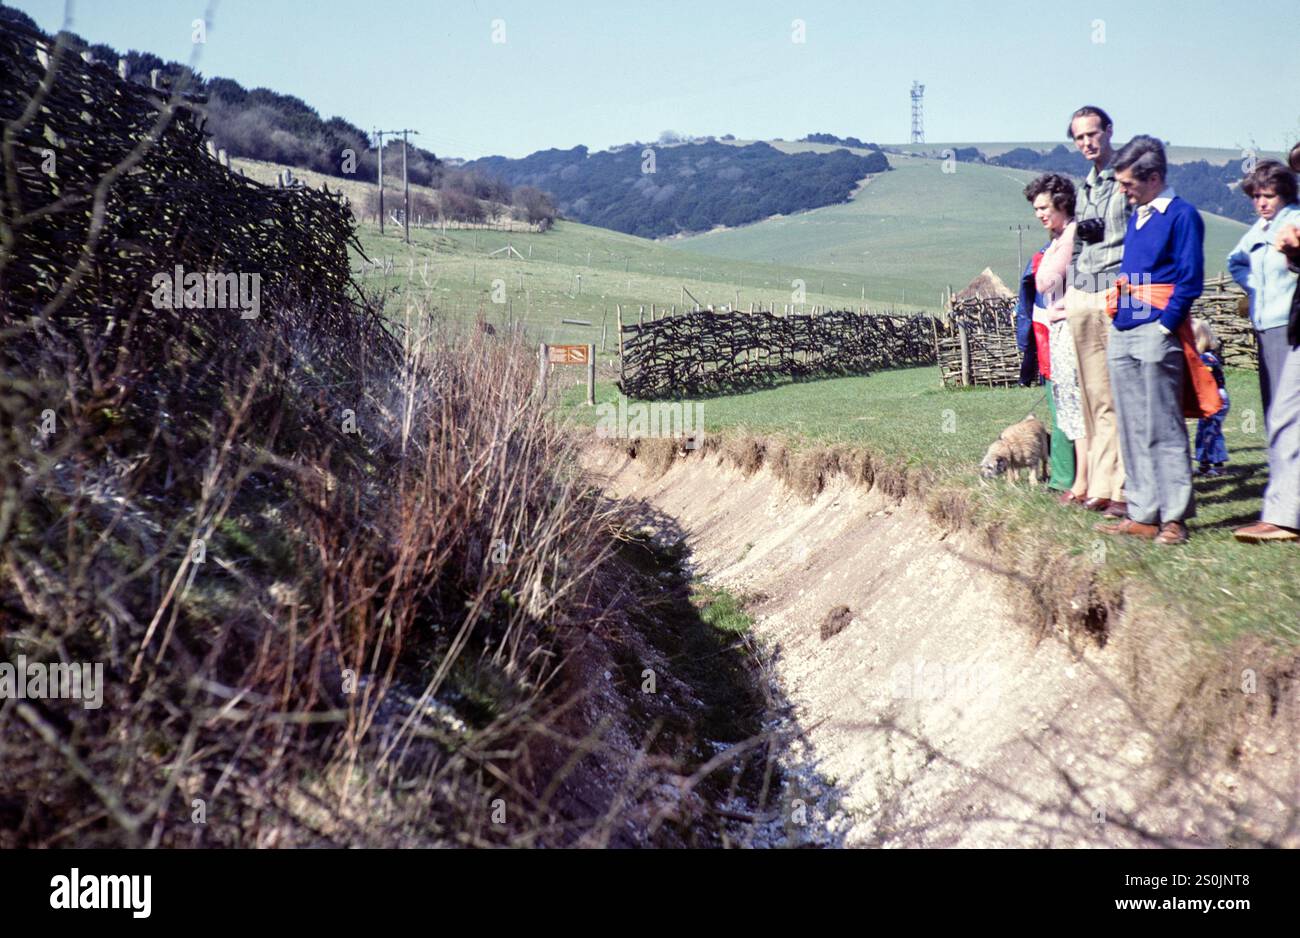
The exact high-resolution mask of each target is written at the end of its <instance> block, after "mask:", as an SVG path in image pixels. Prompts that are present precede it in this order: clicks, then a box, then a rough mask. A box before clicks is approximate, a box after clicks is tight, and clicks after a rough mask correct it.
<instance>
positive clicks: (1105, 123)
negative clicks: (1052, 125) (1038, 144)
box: [1065, 104, 1115, 140]
mask: <svg viewBox="0 0 1300 938" xmlns="http://www.w3.org/2000/svg"><path fill="white" fill-rule="evenodd" d="M1080 117H1099V118H1101V129H1102V130H1110V129H1111V128H1112V127H1114V126H1115V125H1114V124H1113V123H1112V122H1111V119H1110V115H1109V114H1107V113H1106V112H1105V111H1103V110H1102V109H1101V108H1099V107H1094V106H1093V105H1091V104H1085V105H1084V106H1083V107H1081V108H1079V110H1077V111H1075V112H1074V113H1073V114H1071V115H1070V123H1069V124H1068V125H1067V126H1066V128H1065V139H1066V140H1073V139H1074V122H1075V121H1076V120H1077V119H1078V118H1080Z"/></svg>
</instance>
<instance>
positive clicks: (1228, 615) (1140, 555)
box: [564, 367, 1300, 645]
mask: <svg viewBox="0 0 1300 938" xmlns="http://www.w3.org/2000/svg"><path fill="white" fill-rule="evenodd" d="M1227 379H1228V388H1229V393H1230V395H1231V398H1232V410H1231V411H1230V413H1229V416H1228V419H1227V421H1226V423H1225V428H1224V429H1225V434H1224V435H1225V437H1226V439H1227V442H1228V451H1229V455H1230V461H1229V464H1228V465H1229V469H1230V472H1231V475H1229V476H1226V477H1221V478H1217V479H1204V480H1197V482H1196V490H1197V504H1198V511H1199V515H1198V517H1197V518H1196V519H1195V520H1193V521H1192V522H1191V523H1190V528H1191V532H1192V539H1191V541H1190V542H1189V543H1188V544H1187V545H1184V546H1183V547H1180V548H1161V547H1158V546H1156V545H1154V544H1148V543H1145V542H1133V541H1131V540H1129V539H1120V540H1111V539H1109V538H1105V537H1103V536H1102V535H1099V534H1097V533H1095V532H1094V531H1093V530H1092V525H1093V524H1094V523H1096V522H1097V521H1098V520H1100V519H1099V517H1098V516H1097V515H1095V514H1093V513H1091V512H1085V511H1081V510H1080V509H1077V508H1065V507H1062V506H1060V505H1058V504H1056V502H1055V500H1054V495H1051V494H1048V493H1047V492H1046V491H1045V490H1044V489H1041V488H1040V489H1038V490H1031V489H1029V488H1028V487H1026V486H1023V485H1022V486H1019V487H1017V486H1013V485H1011V484H1010V483H1007V482H1004V481H1001V480H998V481H994V482H988V481H984V480H982V479H980V477H979V473H978V470H977V466H978V464H979V461H980V459H981V458H982V457H983V455H984V451H985V449H986V448H987V447H988V444H989V443H990V442H991V441H992V440H994V439H995V438H996V437H997V435H998V433H1000V432H1001V431H1002V429H1003V428H1005V427H1006V426H1007V425H1009V424H1011V423H1013V422H1015V421H1016V420H1019V419H1020V418H1021V417H1023V416H1024V415H1025V414H1026V413H1027V412H1029V411H1030V410H1031V408H1032V409H1033V410H1034V411H1035V412H1036V413H1037V414H1038V415H1039V416H1040V417H1041V418H1043V419H1044V420H1046V414H1047V408H1046V405H1045V403H1044V400H1043V390H1042V389H1028V388H1012V389H989V388H971V389H965V390H944V389H942V388H940V387H939V381H938V369H936V368H934V367H928V368H909V369H900V370H896V371H885V372H880V373H878V374H875V375H871V376H867V377H851V378H835V379H829V380H823V381H805V382H797V383H790V384H785V385H781V386H778V387H774V388H770V389H767V390H762V391H756V392H751V393H747V394H735V395H725V396H720V397H710V398H707V399H705V400H703V401H702V402H701V407H702V412H701V415H702V417H703V422H704V429H705V430H706V431H707V432H709V433H720V434H724V435H751V434H752V435H759V436H775V437H778V438H782V439H784V440H785V441H786V442H787V444H788V445H789V446H791V447H793V448H795V449H800V448H806V447H809V446H813V445H817V444H849V445H854V446H861V447H863V448H865V449H867V450H868V451H870V452H871V453H872V454H873V455H876V456H880V457H884V458H886V459H894V460H898V461H899V462H901V463H906V464H908V465H911V466H924V467H927V468H929V469H931V470H933V471H934V473H935V474H936V477H937V481H936V485H937V486H939V487H947V486H951V487H955V488H956V489H958V490H959V491H961V492H964V493H967V494H968V495H970V496H971V500H972V502H973V504H974V505H975V508H976V512H977V514H976V518H977V519H978V521H979V522H980V523H981V524H984V525H994V524H1000V525H1004V526H1005V527H1006V528H1007V529H1008V531H1009V532H1010V534H1011V536H1012V537H1013V538H1014V537H1017V536H1024V535H1026V534H1027V533H1028V535H1029V536H1030V537H1031V538H1032V539H1034V542H1037V543H1041V544H1042V545H1043V546H1044V549H1046V548H1047V547H1049V546H1050V547H1051V548H1054V549H1057V550H1060V551H1063V552H1066V553H1069V554H1074V555H1081V556H1085V557H1089V558H1093V560H1094V562H1098V563H1100V564H1101V566H1102V568H1103V573H1102V576H1103V578H1104V580H1105V581H1106V582H1109V583H1120V582H1129V581H1132V580H1134V579H1138V580H1142V581H1144V582H1145V583H1146V584H1148V585H1150V586H1151V587H1153V588H1154V589H1155V590H1157V594H1158V596H1159V597H1160V600H1161V602H1162V604H1164V605H1166V606H1167V607H1168V608H1169V609H1171V610H1173V611H1174V612H1175V613H1176V614H1178V615H1181V616H1183V617H1186V618H1187V619H1188V620H1189V621H1191V622H1194V623H1196V624H1198V625H1200V626H1202V627H1203V628H1204V630H1205V634H1206V635H1207V636H1208V637H1210V638H1212V639H1216V640H1217V639H1228V638H1232V637H1234V636H1236V635H1239V634H1243V633H1249V634H1252V635H1255V636H1258V637H1262V638H1264V639H1266V640H1269V641H1278V642H1280V643H1284V644H1287V645H1296V644H1300V613H1297V610H1300V579H1297V578H1296V575H1295V571H1296V569H1297V564H1298V563H1300V548H1297V547H1295V546H1294V545H1288V544H1280V545H1269V546H1261V545H1248V544H1239V543H1237V542H1236V541H1235V540H1233V538H1232V536H1231V531H1232V528H1233V527H1235V526H1237V525H1240V524H1245V523H1248V522H1250V521H1254V520H1256V518H1257V517H1258V512H1259V508H1260V498H1261V495H1262V492H1263V487H1264V484H1265V482H1266V478H1267V473H1266V469H1267V465H1266V453H1265V449H1266V447H1265V439H1264V435H1263V430H1262V426H1263V421H1262V419H1261V418H1260V398H1259V385H1258V376H1257V375H1256V373H1255V372H1253V371H1242V370H1237V369H1229V370H1228V372H1227ZM582 399H583V391H581V390H580V389H577V388H570V389H568V390H567V392H566V393H565V397H564V400H565V403H566V405H567V406H566V409H565V413H566V415H567V416H568V417H569V418H571V419H574V420H576V421H578V422H580V423H582V424H584V425H594V422H595V419H596V413H595V409H593V408H591V407H587V406H585V405H583V404H582ZM596 399H597V403H603V402H607V401H608V402H612V401H615V400H616V399H617V390H616V388H615V387H614V386H613V385H612V384H607V383H600V384H599V385H598V389H597V395H596ZM1195 427H1196V424H1195V421H1191V422H1189V423H1188V428H1189V431H1190V432H1191V433H1192V434H1193V439H1194V434H1195Z"/></svg>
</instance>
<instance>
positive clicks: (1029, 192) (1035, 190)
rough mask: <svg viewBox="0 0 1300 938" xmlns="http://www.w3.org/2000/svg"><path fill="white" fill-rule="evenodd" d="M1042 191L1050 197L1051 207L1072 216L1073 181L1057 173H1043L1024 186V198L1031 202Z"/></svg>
mask: <svg viewBox="0 0 1300 938" xmlns="http://www.w3.org/2000/svg"><path fill="white" fill-rule="evenodd" d="M1044 192H1046V193H1047V194H1048V195H1050V196H1051V197H1052V207H1053V208H1055V209H1056V210H1057V211H1059V212H1065V214H1066V216H1067V217H1069V218H1073V217H1074V183H1072V182H1070V180H1068V179H1066V178H1065V177H1064V176H1062V175H1060V174H1059V173H1043V175H1041V176H1039V177H1038V178H1037V179H1035V180H1034V181H1033V182H1031V183H1030V184H1029V185H1027V186H1025V198H1026V199H1028V200H1029V201H1030V203H1031V204H1032V203H1033V201H1034V199H1036V198H1038V197H1039V196H1040V195H1042V194H1043V193H1044Z"/></svg>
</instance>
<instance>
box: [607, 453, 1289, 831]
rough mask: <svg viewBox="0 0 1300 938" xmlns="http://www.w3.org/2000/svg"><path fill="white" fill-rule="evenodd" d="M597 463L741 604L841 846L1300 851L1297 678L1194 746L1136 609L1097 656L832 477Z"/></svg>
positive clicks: (1167, 656) (1171, 667) (952, 542)
mask: <svg viewBox="0 0 1300 938" xmlns="http://www.w3.org/2000/svg"><path fill="white" fill-rule="evenodd" d="M588 467H589V469H590V471H591V472H592V473H593V475H594V476H595V477H596V478H597V479H598V480H599V481H600V483H601V484H602V485H603V486H604V487H605V488H606V490H607V491H608V492H610V493H611V494H614V495H617V496H619V497H624V498H630V499H637V500H645V501H646V502H648V503H649V504H650V505H652V506H653V507H654V508H655V509H657V510H658V511H661V512H663V513H665V514H666V515H668V516H670V517H671V518H673V519H674V521H675V522H676V524H678V525H680V527H681V529H683V530H685V531H686V532H687V544H688V546H689V548H690V550H691V555H692V558H693V564H694V566H695V569H696V571H697V572H698V573H699V574H701V575H703V576H705V577H706V578H708V579H710V580H711V581H713V582H716V583H717V584H719V585H721V586H724V587H726V588H727V589H729V590H730V591H732V592H733V593H736V594H738V595H741V596H744V597H748V598H749V599H750V601H751V604H750V609H751V612H752V613H753V615H754V616H755V620H756V625H755V630H756V632H757V634H758V636H759V638H760V640H761V641H763V642H764V643H765V644H767V645H768V647H770V648H772V649H774V650H775V651H776V654H777V666H776V673H777V675H778V679H779V682H780V684H781V690H782V691H783V692H784V693H785V694H786V695H787V696H788V698H789V699H790V700H791V701H792V702H793V704H794V706H795V710H796V713H795V718H796V720H797V723H798V725H799V726H800V728H801V729H802V731H803V734H804V737H805V741H806V743H807V744H808V745H809V746H810V747H811V750H812V752H813V754H814V758H815V760H816V762H817V765H818V768H819V770H820V772H821V774H822V776H823V777H825V778H826V779H828V780H829V781H831V783H832V784H833V786H834V789H835V796H836V797H835V798H832V799H831V802H832V805H831V807H830V808H828V807H827V805H826V803H825V801H823V803H822V804H821V805H820V806H819V807H818V808H817V810H818V811H821V812H827V811H830V810H833V808H834V804H833V803H834V801H835V800H836V799H838V801H839V808H840V809H841V810H842V811H843V812H844V814H846V815H847V817H848V819H849V822H850V826H849V827H848V829H847V832H846V834H845V842H846V843H848V844H849V845H856V846H1017V847H1029V846H1033V847H1040V846H1041V847H1046V846H1054V847H1058V846H1142V845H1150V846H1159V845H1170V846H1197V845H1202V846H1220V845H1238V844H1239V845H1248V844H1259V843H1271V844H1276V845H1288V846H1300V827H1298V825H1297V818H1296V811H1297V807H1296V806H1297V805H1300V771H1298V761H1300V757H1298V755H1297V753H1298V751H1300V749H1298V741H1297V726H1298V725H1300V720H1297V716H1300V705H1298V704H1297V699H1296V696H1297V695H1296V694H1295V692H1294V683H1292V684H1291V685H1290V687H1289V688H1286V689H1285V691H1284V692H1283V693H1281V694H1276V693H1275V694H1273V695H1272V696H1270V695H1268V694H1265V693H1262V692H1261V693H1256V694H1255V695H1254V698H1257V699H1250V700H1247V701H1246V702H1245V704H1242V703H1241V701H1240V700H1235V699H1232V698H1231V697H1230V696H1229V695H1231V694H1232V693H1233V692H1234V689H1233V688H1230V687H1226V688H1223V689H1222V696H1224V698H1225V699H1226V700H1228V703H1227V704H1225V705H1224V713H1225V714H1226V716H1224V717H1223V719H1222V720H1219V721H1218V722H1216V721H1215V720H1212V719H1207V720H1203V721H1201V722H1202V723H1204V725H1205V729H1204V737H1203V738H1202V739H1200V740H1199V741H1198V740H1197V739H1196V738H1195V736H1194V735H1193V737H1191V740H1192V744H1189V736H1188V733H1187V730H1186V726H1187V720H1186V718H1185V716H1183V717H1181V718H1179V719H1178V720H1174V719H1173V717H1172V716H1171V714H1172V715H1176V714H1179V713H1180V712H1181V711H1185V710H1186V709H1187V706H1186V704H1187V702H1188V701H1194V700H1202V699H1204V698H1205V695H1206V689H1205V687H1204V686H1202V685H1204V683H1205V681H1204V679H1203V677H1202V676H1200V675H1203V669H1198V667H1197V662H1196V660H1195V654H1194V652H1193V649H1194V647H1195V646H1194V645H1193V644H1192V643H1191V642H1189V641H1184V640H1181V639H1179V638H1170V639H1168V640H1166V641H1164V643H1163V644H1157V645H1155V646H1153V644H1152V641H1151V639H1150V636H1149V635H1146V636H1142V635H1140V633H1138V632H1137V631H1135V630H1138V629H1140V628H1141V627H1142V623H1141V621H1130V620H1133V619H1140V616H1138V615H1134V616H1130V615H1127V614H1126V615H1125V616H1124V617H1122V619H1121V621H1119V622H1113V623H1111V634H1110V637H1109V641H1108V642H1107V643H1106V645H1105V647H1101V648H1099V647H1097V643H1096V642H1095V641H1092V640H1091V639H1089V638H1088V637H1087V636H1080V635H1075V636H1063V635H1061V634H1058V633H1056V632H1054V631H1048V632H1047V633H1046V634H1042V633H1040V632H1037V630H1036V629H1035V628H1034V626H1033V625H1032V624H1031V623H1027V622H1025V621H1023V619H1022V616H1021V614H1020V613H1019V612H1018V608H1019V607H1020V606H1021V605H1023V604H1022V603H1020V602H1018V601H1017V586H1016V579H1017V576H1016V573H1015V572H1014V571H1006V570H1003V569H1000V564H999V563H998V562H997V560H996V558H990V557H989V556H988V555H987V551H984V550H982V549H981V548H980V547H978V546H977V545H975V544H974V543H973V542H971V541H969V540H967V539H964V538H962V537H959V536H956V535H949V534H945V532H943V531H941V530H940V529H939V528H937V527H935V526H934V525H933V524H932V523H931V522H930V521H929V520H928V519H927V518H926V517H925V515H924V514H922V513H921V512H919V511H917V510H915V509H913V508H911V507H909V506H908V505H906V504H903V505H900V504H898V503H896V502H894V501H893V500H892V499H888V498H886V497H884V496H883V495H882V494H881V493H880V492H878V491H877V490H871V491H867V490H865V489H863V488H861V487H856V486H851V485H849V484H848V483H847V482H846V480H844V479H843V478H842V477H839V478H836V479H834V480H832V481H831V482H830V483H829V484H828V486H827V487H826V489H825V490H824V491H823V492H822V493H821V495H819V496H818V497H817V498H816V500H815V501H814V502H813V503H811V504H807V503H805V502H803V501H801V500H799V499H798V498H797V497H796V496H795V495H794V494H792V493H791V492H790V491H789V490H787V489H786V488H785V486H784V485H783V484H782V483H781V482H780V481H779V480H778V479H776V478H775V477H774V476H773V475H771V474H770V473H769V472H768V471H767V470H766V469H765V468H764V469H760V470H759V471H758V472H757V473H755V474H754V475H752V476H750V477H748V478H746V477H744V476H743V475H742V474H741V473H740V471H739V470H738V469H736V468H734V467H731V466H729V465H724V464H723V460H721V459H720V458H718V457H717V456H713V455H711V456H705V457H698V456H693V457H691V458H688V459H685V460H678V461H676V462H674V463H673V464H672V466H671V468H669V469H668V471H667V472H666V473H664V474H662V475H660V476H658V477H657V478H656V477H652V476H651V474H650V473H648V472H647V470H646V467H645V465H644V464H642V463H640V462H637V461H636V460H633V459H629V458H628V457H627V455H626V454H625V453H623V452H622V451H621V450H615V449H613V448H608V447H602V448H596V449H593V450H592V451H591V453H590V454H589V458H588ZM840 607H847V612H846V611H844V610H843V609H841V608H840ZM837 609H839V614H838V616H836V615H835V614H834V613H835V611H836V610H837ZM828 616H829V617H830V623H829V624H830V628H829V631H831V632H835V634H830V635H828V637H826V638H823V623H824V622H827V620H828ZM837 627H838V629H839V630H838V631H836V628H837ZM1138 638H1143V639H1144V640H1142V641H1138V640H1137V639H1138ZM1188 682H1193V683H1196V686H1195V687H1188V686H1186V685H1187V684H1188ZM1175 722H1176V723H1178V724H1179V726H1180V729H1179V731H1178V732H1176V733H1175V732H1172V731H1171V730H1170V729H1169V727H1170V726H1171V725H1172V723H1175ZM1196 725H1199V724H1196ZM816 820H818V821H822V822H824V821H825V820H826V819H825V818H817V819H816Z"/></svg>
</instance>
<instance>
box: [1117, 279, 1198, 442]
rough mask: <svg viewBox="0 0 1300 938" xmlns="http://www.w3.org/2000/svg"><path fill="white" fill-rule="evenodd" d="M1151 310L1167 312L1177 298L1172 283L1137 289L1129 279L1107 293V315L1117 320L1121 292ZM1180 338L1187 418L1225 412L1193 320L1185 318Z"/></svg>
mask: <svg viewBox="0 0 1300 938" xmlns="http://www.w3.org/2000/svg"><path fill="white" fill-rule="evenodd" d="M1121 290H1123V291H1124V292H1126V293H1128V294H1129V295H1130V296H1131V297H1133V298H1134V299H1135V300H1137V301H1138V302H1139V303H1142V304H1144V305H1147V306H1154V307H1155V308H1156V309H1159V310H1163V309H1165V308H1167V307H1168V306H1169V298H1170V297H1171V296H1173V295H1174V285H1173V284H1172V283H1140V284H1137V285H1136V286H1135V285H1133V284H1131V283H1129V282H1128V279H1127V278H1125V277H1120V278H1119V279H1118V280H1117V281H1115V286H1113V287H1111V288H1110V289H1109V290H1108V291H1106V312H1107V313H1109V314H1110V318H1111V319H1114V318H1115V314H1116V313H1117V312H1118V311H1119V297H1120V291H1121ZM1177 337H1178V341H1179V343H1180V344H1181V345H1182V347H1183V358H1184V359H1185V366H1186V367H1185V368H1184V369H1183V378H1184V380H1183V416H1184V417H1197V418H1205V417H1213V416H1214V415H1215V414H1217V413H1218V412H1219V411H1220V410H1221V409H1222V408H1223V398H1221V397H1220V396H1219V383H1218V382H1217V381H1215V380H1214V372H1212V371H1210V368H1209V366H1208V365H1206V364H1205V362H1203V361H1201V353H1200V352H1198V351H1196V336H1195V335H1194V334H1193V333H1192V317H1191V316H1185V317H1184V318H1183V322H1182V324H1181V325H1180V326H1179V327H1178V332H1177Z"/></svg>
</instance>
